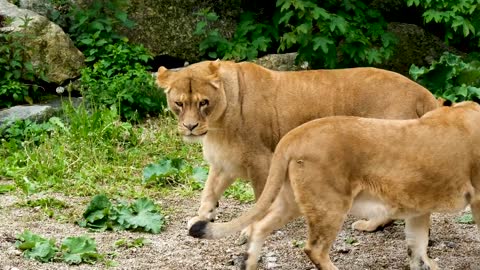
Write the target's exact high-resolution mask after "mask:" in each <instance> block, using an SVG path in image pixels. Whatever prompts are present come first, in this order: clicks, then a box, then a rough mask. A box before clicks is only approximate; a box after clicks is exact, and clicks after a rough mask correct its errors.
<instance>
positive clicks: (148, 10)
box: [84, 0, 241, 63]
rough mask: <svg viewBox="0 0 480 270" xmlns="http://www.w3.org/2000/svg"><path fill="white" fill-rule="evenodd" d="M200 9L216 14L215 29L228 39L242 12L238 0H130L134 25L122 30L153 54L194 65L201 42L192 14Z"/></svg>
mask: <svg viewBox="0 0 480 270" xmlns="http://www.w3.org/2000/svg"><path fill="white" fill-rule="evenodd" d="M84 1H85V0H84ZM203 8H211V9H212V10H215V11H216V12H217V13H218V15H219V16H220V17H219V19H218V21H217V22H216V25H215V27H217V28H219V29H220V31H221V33H222V34H224V35H225V36H227V37H228V36H231V35H232V34H233V32H234V31H235V28H236V19H237V17H238V16H239V14H240V12H241V10H240V1H239V0H225V1H212V0H131V1H130V7H129V10H128V14H129V18H130V19H132V20H133V21H134V22H135V23H136V26H135V27H134V28H133V29H124V34H125V35H126V36H127V37H128V38H129V39H130V40H131V41H133V42H135V43H140V44H143V45H144V46H145V47H146V48H148V49H149V50H150V51H151V52H153V53H154V54H155V55H169V56H172V57H176V58H180V59H183V60H186V61H188V62H190V63H193V62H196V61H199V60H200V55H199V49H198V48H199V44H200V42H201V40H202V39H203V37H199V36H195V35H194V34H193V32H194V31H195V28H196V25H197V22H198V21H199V18H198V17H197V16H196V15H195V13H196V12H198V11H200V10H201V9H203Z"/></svg>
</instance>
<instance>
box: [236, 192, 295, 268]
mask: <svg viewBox="0 0 480 270" xmlns="http://www.w3.org/2000/svg"><path fill="white" fill-rule="evenodd" d="M299 215H300V210H299V209H298V206H297V203H296V202H295V197H294V196H293V191H292V188H291V187H290V184H289V183H286V184H284V185H283V187H282V189H281V191H280V193H279V194H278V197H277V199H275V201H274V202H273V204H272V205H271V206H270V208H269V209H268V213H267V215H265V216H264V217H263V218H262V219H261V220H258V221H256V222H255V223H253V224H252V225H251V226H250V236H249V241H248V248H247V250H248V251H247V256H246V260H245V269H248V270H250V269H256V267H257V262H258V258H259V257H260V253H261V250H262V246H263V243H264V242H265V239H266V238H267V237H268V236H269V235H270V234H271V233H272V231H274V230H276V229H279V228H281V227H283V226H284V225H285V224H287V223H288V222H289V221H291V220H293V219H294V218H296V217H298V216H299Z"/></svg>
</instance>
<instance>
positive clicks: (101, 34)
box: [68, 0, 133, 63]
mask: <svg viewBox="0 0 480 270" xmlns="http://www.w3.org/2000/svg"><path fill="white" fill-rule="evenodd" d="M127 7H128V0H100V1H90V3H89V5H88V6H86V7H85V8H83V7H81V6H80V5H78V4H77V5H75V6H74V8H73V9H72V10H71V11H70V12H69V14H68V17H69V18H70V22H71V24H70V27H69V29H68V33H69V34H70V36H71V37H72V39H73V41H74V42H75V44H76V45H77V47H78V48H79V49H80V50H81V51H82V52H83V53H84V55H85V57H86V59H85V61H86V62H92V63H94V62H95V61H98V60H100V59H101V58H102V56H104V57H106V56H107V55H108V54H109V51H108V49H107V48H106V45H109V44H114V43H116V42H117V41H120V40H122V39H123V37H122V36H121V35H119V34H118V33H116V32H115V30H114V29H115V27H116V26H119V25H121V26H125V27H132V26H133V22H132V21H131V20H129V19H128V16H127V13H126V8H127Z"/></svg>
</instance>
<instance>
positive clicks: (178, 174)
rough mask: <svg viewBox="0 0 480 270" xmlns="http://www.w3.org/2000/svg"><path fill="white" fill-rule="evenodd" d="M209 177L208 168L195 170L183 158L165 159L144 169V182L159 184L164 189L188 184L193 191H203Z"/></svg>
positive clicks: (195, 168) (196, 168)
mask: <svg viewBox="0 0 480 270" xmlns="http://www.w3.org/2000/svg"><path fill="white" fill-rule="evenodd" d="M207 175H208V170H207V169H206V168H204V167H194V168H193V167H192V166H190V165H188V164H187V163H186V162H185V160H183V159H181V158H174V159H170V158H163V159H161V160H159V161H158V162H156V163H152V164H149V165H148V166H147V167H145V168H144V169H143V182H144V183H152V182H153V183H158V184H159V185H160V186H162V187H166V186H173V185H177V184H180V183H187V184H189V185H190V186H191V187H192V188H193V189H201V188H202V187H203V185H204V183H205V181H206V179H207Z"/></svg>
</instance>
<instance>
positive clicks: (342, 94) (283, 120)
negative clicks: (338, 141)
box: [157, 61, 437, 230]
mask: <svg viewBox="0 0 480 270" xmlns="http://www.w3.org/2000/svg"><path fill="white" fill-rule="evenodd" d="M157 84H158V85H159V86H161V87H162V88H164V89H165V92H166V95H167V100H168V105H169V107H170V109H171V110H172V111H173V112H174V113H175V114H176V115H177V116H178V129H179V132H180V133H181V134H182V135H183V137H184V139H185V140H187V141H192V140H200V141H201V142H202V143H203V155H204V158H205V159H206V160H207V161H208V162H209V164H210V171H209V175H208V179H207V181H206V183H205V187H204V190H203V192H202V196H201V202H200V209H199V210H198V216H197V217H195V218H193V219H192V220H190V222H189V226H190V225H191V224H192V223H193V222H194V221H196V220H199V219H200V220H213V219H214V217H215V210H216V206H217V205H218V200H219V199H220V197H221V195H222V194H223V192H224V191H225V189H226V188H227V187H228V186H229V185H230V184H231V183H232V182H233V181H234V180H235V179H237V178H243V179H248V180H250V181H251V183H252V186H253V189H254V192H255V196H256V197H257V198H258V197H259V195H260V193H261V192H262V189H263V186H264V184H265V181H266V179H267V176H268V169H269V167H270V161H271V159H272V154H273V151H274V150H275V147H276V146H277V143H278V141H279V140H280V139H281V138H282V136H283V135H285V133H287V132H288V131H290V130H291V129H293V128H295V127H297V126H299V125H301V124H303V123H305V122H307V121H310V120H312V119H316V118H321V117H325V116H332V115H353V116H363V117H374V118H386V119H411V118H418V117H420V116H422V115H423V114H425V113H426V112H428V111H430V110H432V109H434V108H436V107H437V101H436V100H435V98H434V96H433V95H432V94H431V93H430V92H428V90H426V89H425V88H423V87H422V86H420V85H419V84H417V83H415V82H413V81H411V80H409V79H408V78H406V77H404V76H402V75H400V74H397V73H394V72H390V71H386V70H381V69H376V68H351V69H339V70H312V71H290V72H279V71H272V70H268V69H265V68H262V67H260V66H258V65H256V64H253V63H248V62H243V63H233V62H225V61H214V62H211V61H204V62H200V63H197V64H193V65H191V66H188V67H186V68H183V69H181V70H179V71H172V70H167V69H165V68H164V67H160V68H159V70H158V75H157ZM292 217H293V216H292ZM289 218H290V217H285V219H283V220H282V221H281V222H279V223H276V225H278V226H282V225H283V224H285V223H286V222H288V220H289ZM388 221H389V219H385V218H378V219H376V220H372V221H370V222H366V221H361V222H360V223H358V224H357V225H358V226H357V227H356V228H357V229H360V230H374V229H376V228H377V226H378V225H382V224H384V223H386V222H388ZM266 225H267V226H270V225H268V224H266Z"/></svg>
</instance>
